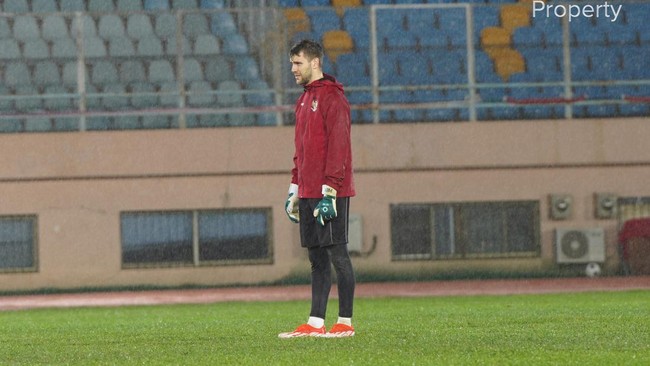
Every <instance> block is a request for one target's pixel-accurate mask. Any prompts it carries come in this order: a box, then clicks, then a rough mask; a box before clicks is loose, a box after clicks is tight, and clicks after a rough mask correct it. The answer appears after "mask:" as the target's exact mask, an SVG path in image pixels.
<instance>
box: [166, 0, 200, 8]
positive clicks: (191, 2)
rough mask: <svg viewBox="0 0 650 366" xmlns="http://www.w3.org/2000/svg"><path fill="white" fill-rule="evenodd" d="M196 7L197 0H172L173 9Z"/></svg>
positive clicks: (197, 5)
mask: <svg viewBox="0 0 650 366" xmlns="http://www.w3.org/2000/svg"><path fill="white" fill-rule="evenodd" d="M198 7H199V4H198V2H197V0H172V8H174V9H185V10H192V9H197V8H198Z"/></svg>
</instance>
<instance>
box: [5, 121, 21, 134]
mask: <svg viewBox="0 0 650 366" xmlns="http://www.w3.org/2000/svg"><path fill="white" fill-rule="evenodd" d="M21 131H23V121H22V120H20V119H17V118H0V133H15V132H21Z"/></svg>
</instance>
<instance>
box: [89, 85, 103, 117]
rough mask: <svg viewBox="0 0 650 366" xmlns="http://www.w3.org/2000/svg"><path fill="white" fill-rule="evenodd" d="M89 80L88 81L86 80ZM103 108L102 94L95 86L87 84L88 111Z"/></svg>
mask: <svg viewBox="0 0 650 366" xmlns="http://www.w3.org/2000/svg"><path fill="white" fill-rule="evenodd" d="M86 80H88V79H86ZM101 108H102V103H101V94H100V93H99V92H98V91H97V88H95V87H94V86H93V85H90V84H88V83H86V109H87V110H89V111H93V110H99V109H101Z"/></svg>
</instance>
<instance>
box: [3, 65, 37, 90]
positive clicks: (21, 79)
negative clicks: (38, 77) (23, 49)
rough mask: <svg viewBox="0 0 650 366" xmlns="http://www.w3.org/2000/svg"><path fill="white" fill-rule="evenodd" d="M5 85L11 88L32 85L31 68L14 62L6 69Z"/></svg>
mask: <svg viewBox="0 0 650 366" xmlns="http://www.w3.org/2000/svg"><path fill="white" fill-rule="evenodd" d="M4 71H5V72H4V74H5V77H4V84H5V85H7V86H10V87H12V86H13V87H15V86H19V85H30V84H31V83H32V77H31V73H30V71H29V68H28V67H27V65H25V63H23V62H12V63H9V64H7V65H6V66H5V67H4Z"/></svg>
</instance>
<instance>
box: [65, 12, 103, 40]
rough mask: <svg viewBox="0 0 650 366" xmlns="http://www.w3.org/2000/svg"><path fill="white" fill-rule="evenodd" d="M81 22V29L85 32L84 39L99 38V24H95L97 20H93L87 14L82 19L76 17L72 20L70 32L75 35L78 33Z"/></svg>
mask: <svg viewBox="0 0 650 366" xmlns="http://www.w3.org/2000/svg"><path fill="white" fill-rule="evenodd" d="M80 22H82V23H83V25H82V26H81V29H82V31H83V35H84V37H86V36H97V24H96V23H95V19H93V18H92V17H91V16H90V15H87V14H84V15H82V16H81V17H80V18H79V17H76V16H75V17H74V18H73V19H72V26H71V27H70V31H71V32H72V33H73V34H75V32H78V30H79V28H80V25H79V23H80Z"/></svg>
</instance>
